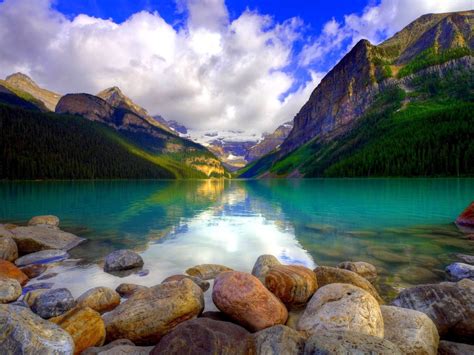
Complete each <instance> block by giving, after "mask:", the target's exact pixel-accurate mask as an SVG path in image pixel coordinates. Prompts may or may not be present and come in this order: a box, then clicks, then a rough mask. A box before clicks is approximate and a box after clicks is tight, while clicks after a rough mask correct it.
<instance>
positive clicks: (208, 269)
mask: <svg viewBox="0 0 474 355" xmlns="http://www.w3.org/2000/svg"><path fill="white" fill-rule="evenodd" d="M224 271H232V269H231V268H228V267H227V266H224V265H218V264H201V265H196V266H193V267H192V268H189V269H187V270H186V274H188V275H191V276H195V277H199V278H200V279H201V280H211V279H215V278H216V276H217V275H219V274H220V273H221V272H224Z"/></svg>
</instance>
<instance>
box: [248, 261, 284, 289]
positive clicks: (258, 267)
mask: <svg viewBox="0 0 474 355" xmlns="http://www.w3.org/2000/svg"><path fill="white" fill-rule="evenodd" d="M277 265H281V263H280V262H279V261H278V259H277V258H276V257H275V256H273V255H269V254H264V255H260V256H259V257H258V258H257V261H255V265H254V266H253V268H252V275H253V276H255V277H256V278H258V279H259V280H260V281H261V282H262V283H263V284H264V285H265V276H267V273H268V270H270V268H271V267H272V266H277Z"/></svg>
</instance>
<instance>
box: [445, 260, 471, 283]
mask: <svg viewBox="0 0 474 355" xmlns="http://www.w3.org/2000/svg"><path fill="white" fill-rule="evenodd" d="M446 274H447V277H448V279H449V280H450V281H461V280H462V279H470V280H474V265H469V264H464V263H453V264H451V265H449V266H448V267H446Z"/></svg>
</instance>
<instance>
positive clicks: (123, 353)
mask: <svg viewBox="0 0 474 355" xmlns="http://www.w3.org/2000/svg"><path fill="white" fill-rule="evenodd" d="M126 342H127V343H126ZM152 350H153V346H135V345H133V343H132V342H131V341H130V340H128V339H119V340H115V341H113V342H111V343H109V344H107V345H105V346H101V347H91V348H89V349H86V350H85V351H83V352H82V355H148V354H149V353H150V352H151V351H152Z"/></svg>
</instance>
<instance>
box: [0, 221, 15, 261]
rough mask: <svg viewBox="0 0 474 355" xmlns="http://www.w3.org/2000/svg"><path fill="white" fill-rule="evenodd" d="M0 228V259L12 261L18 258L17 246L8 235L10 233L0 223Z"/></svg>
mask: <svg viewBox="0 0 474 355" xmlns="http://www.w3.org/2000/svg"><path fill="white" fill-rule="evenodd" d="M0 229H3V233H2V231H0V259H3V260H8V261H12V262H13V261H15V260H16V259H18V248H17V246H16V243H15V241H14V240H13V238H12V237H11V236H9V235H8V234H10V235H11V233H10V232H9V231H7V230H6V229H5V228H4V227H3V226H2V225H0Z"/></svg>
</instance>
